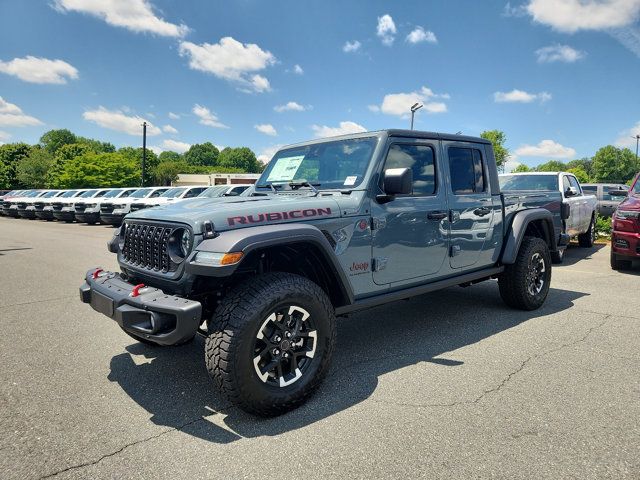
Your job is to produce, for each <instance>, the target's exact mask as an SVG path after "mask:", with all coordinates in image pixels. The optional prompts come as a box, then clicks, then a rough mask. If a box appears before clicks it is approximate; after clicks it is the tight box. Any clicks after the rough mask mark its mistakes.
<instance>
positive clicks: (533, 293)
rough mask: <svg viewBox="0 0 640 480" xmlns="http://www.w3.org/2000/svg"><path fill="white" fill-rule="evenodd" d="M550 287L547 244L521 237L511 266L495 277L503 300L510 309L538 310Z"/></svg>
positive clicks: (549, 264)
mask: <svg viewBox="0 0 640 480" xmlns="http://www.w3.org/2000/svg"><path fill="white" fill-rule="evenodd" d="M550 284H551V255H550V254H549V247H548V246H547V243H546V242H545V241H544V240H542V239H540V238H537V237H524V238H523V239H522V243H521V244H520V250H519V251H518V256H517V257H516V261H515V263H514V264H513V265H506V266H505V270H504V272H502V273H501V274H500V276H499V277H498V286H499V288H500V296H501V297H502V300H504V302H505V303H506V304H507V305H509V306H510V307H512V308H517V309H519V310H535V309H537V308H540V307H541V306H542V304H543V303H544V301H545V299H546V298H547V294H548V293H549V285H550Z"/></svg>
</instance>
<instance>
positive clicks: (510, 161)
mask: <svg viewBox="0 0 640 480" xmlns="http://www.w3.org/2000/svg"><path fill="white" fill-rule="evenodd" d="M520 165H522V162H519V161H518V156H517V155H509V156H508V157H507V161H506V162H505V163H504V165H502V171H503V172H505V173H511V172H513V171H514V170H515V169H516V168H518V167H519V166H520Z"/></svg>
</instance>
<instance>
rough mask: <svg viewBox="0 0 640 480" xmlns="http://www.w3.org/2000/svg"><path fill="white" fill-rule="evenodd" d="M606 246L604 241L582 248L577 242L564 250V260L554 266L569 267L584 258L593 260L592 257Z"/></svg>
mask: <svg viewBox="0 0 640 480" xmlns="http://www.w3.org/2000/svg"><path fill="white" fill-rule="evenodd" d="M604 247H606V245H605V244H603V243H594V244H593V247H591V248H582V247H579V246H578V245H577V244H571V245H570V246H569V248H567V250H566V251H565V252H564V260H563V261H562V263H561V264H559V265H554V266H553V268H562V267H569V266H571V265H574V264H576V263H578V262H581V261H583V260H591V258H592V257H593V256H594V255H595V254H596V253H597V252H599V251H600V250H602V249H603V248H604Z"/></svg>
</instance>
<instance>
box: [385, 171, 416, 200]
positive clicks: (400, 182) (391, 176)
mask: <svg viewBox="0 0 640 480" xmlns="http://www.w3.org/2000/svg"><path fill="white" fill-rule="evenodd" d="M412 191H413V172H412V171H411V169H410V168H388V169H386V170H385V171H384V193H386V194H387V195H408V194H410V193H411V192H412Z"/></svg>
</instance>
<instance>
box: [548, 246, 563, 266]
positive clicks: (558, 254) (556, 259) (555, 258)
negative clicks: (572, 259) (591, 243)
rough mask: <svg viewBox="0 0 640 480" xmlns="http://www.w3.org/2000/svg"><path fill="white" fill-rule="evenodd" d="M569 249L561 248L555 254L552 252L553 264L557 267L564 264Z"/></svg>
mask: <svg viewBox="0 0 640 480" xmlns="http://www.w3.org/2000/svg"><path fill="white" fill-rule="evenodd" d="M566 251H567V249H566V248H559V247H558V249H557V250H556V251H555V252H551V262H553V263H555V264H556V265H559V264H561V263H562V262H564V254H565V253H566Z"/></svg>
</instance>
